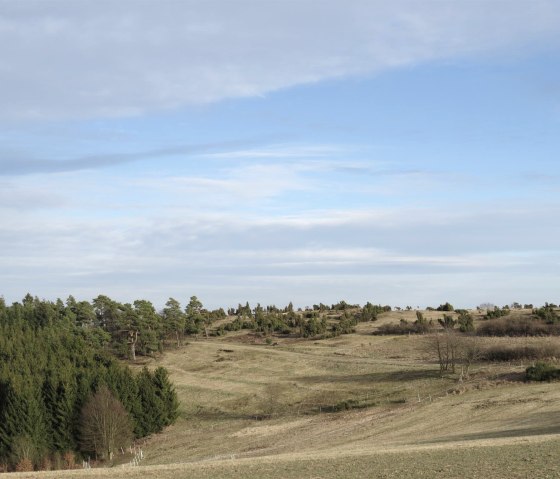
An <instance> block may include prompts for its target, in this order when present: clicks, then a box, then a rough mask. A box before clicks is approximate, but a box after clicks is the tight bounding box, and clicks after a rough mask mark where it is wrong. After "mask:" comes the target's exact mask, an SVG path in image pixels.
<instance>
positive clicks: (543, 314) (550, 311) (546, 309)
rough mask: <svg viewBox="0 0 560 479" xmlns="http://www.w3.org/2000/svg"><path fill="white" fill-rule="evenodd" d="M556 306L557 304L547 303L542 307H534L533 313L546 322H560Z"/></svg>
mask: <svg viewBox="0 0 560 479" xmlns="http://www.w3.org/2000/svg"><path fill="white" fill-rule="evenodd" d="M555 308H556V305H555V304H548V303H546V304H545V305H544V306H543V307H542V308H538V309H534V310H533V315H534V316H536V317H537V318H539V319H541V320H542V321H544V322H545V323H546V324H556V323H558V322H560V316H558V313H557V312H556V311H555Z"/></svg>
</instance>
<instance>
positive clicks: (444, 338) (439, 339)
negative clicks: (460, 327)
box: [426, 329, 459, 374]
mask: <svg viewBox="0 0 560 479" xmlns="http://www.w3.org/2000/svg"><path fill="white" fill-rule="evenodd" d="M426 345H427V349H428V351H429V352H430V353H433V354H435V355H436V357H437V360H438V362H439V372H440V373H441V374H443V373H444V372H446V371H451V372H452V373H455V366H456V365H457V361H458V359H459V338H458V336H457V334H456V333H455V332H454V331H453V330H452V329H444V330H443V332H440V333H435V334H432V335H431V336H430V337H429V338H428V340H427V343H426Z"/></svg>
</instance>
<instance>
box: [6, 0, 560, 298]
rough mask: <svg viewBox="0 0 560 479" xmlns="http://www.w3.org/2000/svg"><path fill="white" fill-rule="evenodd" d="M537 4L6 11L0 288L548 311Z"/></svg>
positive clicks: (558, 78)
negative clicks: (544, 306) (525, 306)
mask: <svg viewBox="0 0 560 479" xmlns="http://www.w3.org/2000/svg"><path fill="white" fill-rule="evenodd" d="M559 43H560V5H559V4H558V3H557V2H555V1H534V2H521V1H514V0H512V1H508V2H504V1H484V2H482V1H481V2H472V1H468V2H467V1H454V2H450V1H443V0H442V1H437V2H436V1H434V2H430V1H426V2H415V1H406V2H405V1H401V2H370V1H367V2H365V1H364V2H361V1H350V2H338V1H336V2H335V1H324V2H318V1H311V0H309V1H305V0H304V1H299V2H280V1H265V2H262V1H260V2H256V1H225V0H224V1H209V2H195V1H192V2H171V1H164V2H158V3H157V4H156V3H155V2H147V1H146V2H144V1H136V2H120V3H115V2H104V1H96V2H93V1H86V0H83V1H80V2H70V1H56V2H55V1H45V2H31V1H23V2H0V58H2V62H1V63H0V84H1V85H2V88H1V89H0V90H1V91H0V102H1V103H0V104H2V105H3V108H2V110H1V111H0V218H1V219H2V225H3V226H2V230H1V231H0V286H1V291H0V294H2V295H3V296H4V297H5V298H6V300H7V301H16V300H19V299H21V298H22V297H23V296H24V295H25V293H27V292H28V291H29V292H31V293H32V294H34V295H38V296H39V297H44V298H49V299H54V298H56V297H63V298H65V297H66V296H68V295H69V294H73V295H74V296H76V297H78V298H81V299H91V298H93V297H95V296H97V295H98V294H108V295H109V296H112V297H114V298H115V299H117V300H121V301H132V300H134V299H137V298H145V299H149V300H152V301H153V302H154V303H155V304H156V305H157V306H162V305H163V304H164V302H165V301H166V299H167V298H168V297H170V296H173V297H175V298H177V299H179V300H180V301H182V302H185V301H186V300H188V298H189V297H190V296H191V295H193V294H194V295H197V296H198V297H199V298H200V299H201V300H202V301H203V303H204V304H205V305H207V306H209V307H218V306H229V305H235V304H237V303H238V302H245V301H247V300H248V301H250V302H251V303H256V302H260V303H262V304H277V305H283V304H287V303H288V302H289V301H293V302H294V304H296V305H298V306H306V305H311V304H313V303H318V302H325V303H332V302H336V301H338V300H340V299H345V300H346V301H350V302H358V303H365V302H366V301H372V302H376V303H377V302H381V303H383V304H392V305H400V306H406V305H412V306H426V305H437V304H440V303H442V302H445V301H450V302H452V303H453V304H455V305H456V306H466V307H473V306H476V305H477V304H480V303H483V302H493V303H496V304H506V303H510V302H512V301H519V302H532V303H536V304H540V303H544V302H545V301H554V302H559V301H560V297H559V296H558V294H559V292H558V284H560V283H559V279H560V278H559V277H558V270H559V266H560V248H559V246H558V241H557V238H558V234H559V233H560V221H558V218H559V213H560V186H559V185H560V166H559V161H558V158H557V155H558V151H560V148H559V147H560V135H559V134H558V132H559V130H560V55H559V51H560V49H559V47H560V45H559Z"/></svg>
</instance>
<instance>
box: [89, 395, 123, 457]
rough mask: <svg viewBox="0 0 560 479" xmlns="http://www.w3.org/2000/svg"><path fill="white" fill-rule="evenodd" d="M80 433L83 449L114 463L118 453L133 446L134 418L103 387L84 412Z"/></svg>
mask: <svg viewBox="0 0 560 479" xmlns="http://www.w3.org/2000/svg"><path fill="white" fill-rule="evenodd" d="M80 433H81V445H82V448H83V449H84V450H86V451H91V452H94V453H95V454H96V455H98V456H99V457H100V458H101V459H104V460H112V459H113V453H114V452H115V451H116V450H117V449H119V448H121V447H127V446H129V445H130V443H131V442H132V437H133V436H132V423H131V421H130V417H129V415H128V413H127V412H126V410H125V409H124V407H123V405H122V404H121V402H120V401H119V400H118V399H117V398H115V396H113V394H112V393H111V391H109V389H108V388H107V386H101V387H100V388H99V390H98V391H97V392H96V393H95V394H94V395H93V396H91V397H90V398H89V399H88V401H87V402H86V404H85V405H84V407H83V408H82V415H81V422H80Z"/></svg>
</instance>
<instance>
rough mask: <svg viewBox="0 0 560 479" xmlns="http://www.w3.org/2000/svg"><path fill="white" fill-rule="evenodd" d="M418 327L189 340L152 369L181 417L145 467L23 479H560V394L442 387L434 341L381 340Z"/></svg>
mask: <svg viewBox="0 0 560 479" xmlns="http://www.w3.org/2000/svg"><path fill="white" fill-rule="evenodd" d="M430 314H431V315H432V316H433V317H434V318H436V317H438V316H441V313H437V312H426V315H427V317H428V318H429V317H430ZM413 315H414V312H413V311H412V312H391V313H385V314H383V315H381V316H380V319H379V320H378V321H377V322H370V323H360V324H359V325H358V327H357V331H356V333H354V334H349V335H343V336H339V337H336V338H329V339H321V340H303V339H296V338H288V337H284V338H280V337H278V338H276V337H274V338H273V342H272V343H271V344H267V342H266V341H265V338H263V337H261V336H259V335H256V334H252V333H248V332H247V331H241V332H237V333H233V334H230V335H228V336H225V337H221V338H209V339H203V338H200V339H198V340H189V342H188V343H186V344H185V345H183V346H182V347H181V348H174V349H173V348H172V349H169V350H167V351H165V353H164V354H163V355H161V356H160V357H158V358H157V359H150V360H147V361H146V362H145V364H146V365H147V366H148V367H150V368H151V367H156V366H165V367H166V368H167V369H168V370H169V372H170V376H171V379H172V380H173V382H174V384H175V387H176V390H177V393H178V395H179V399H180V402H181V409H180V418H179V419H178V420H177V422H176V423H175V424H174V425H173V426H171V427H168V428H167V429H166V430H165V431H164V432H163V433H161V434H157V435H154V436H152V437H150V438H148V439H147V440H145V441H144V442H143V444H142V445H141V447H142V450H143V454H144V458H143V460H142V461H141V463H140V465H139V466H135V467H132V466H129V465H122V464H119V465H117V466H115V467H113V468H110V469H109V468H106V469H92V470H88V471H84V470H77V471H66V472H62V471H56V472H54V471H53V472H44V473H17V474H14V477H26V478H28V477H38V476H40V477H45V478H47V477H90V478H97V477H99V478H101V477H116V478H119V477H123V478H125V477H126V478H136V477H138V478H144V479H147V478H152V477H153V478H156V477H157V478H174V479H178V478H183V477H185V478H187V477H188V478H217V477H259V478H299V477H308V478H326V477H333V478H334V477H379V478H389V477H395V478H421V477H426V478H434V477H441V478H460V477H461V478H470V477H472V478H475V477H480V478H483V477H485V478H517V477H519V478H529V477H530V478H547V477H550V478H552V477H560V455H559V454H558V452H560V386H559V384H558V383H557V382H556V383H555V382H551V383H547V382H545V383H528V382H525V381H524V372H525V369H526V367H527V366H528V365H530V364H531V363H530V362H527V361H515V362H476V363H475V364H474V365H473V366H472V368H471V374H470V376H469V377H468V378H466V377H465V378H460V375H459V374H458V373H457V374H444V375H443V376H441V375H440V372H439V368H438V362H437V360H436V358H435V357H434V354H433V351H432V350H431V348H430V346H429V344H428V342H427V340H426V338H425V337H424V336H422V335H402V336H377V335H372V332H373V331H374V330H376V328H378V327H379V326H380V325H383V324H386V323H390V322H398V321H399V320H400V319H401V318H405V317H408V316H410V318H412V317H413ZM479 341H480V344H481V345H482V346H486V347H488V346H490V345H496V344H506V343H507V344H514V345H515V344H519V345H530V344H533V343H539V342H546V343H547V344H549V345H552V346H558V338H480V339H479ZM268 343H270V341H268ZM138 367H140V365H139V366H138ZM127 460H128V459H127V458H122V459H119V458H117V461H121V462H125V461H127Z"/></svg>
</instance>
